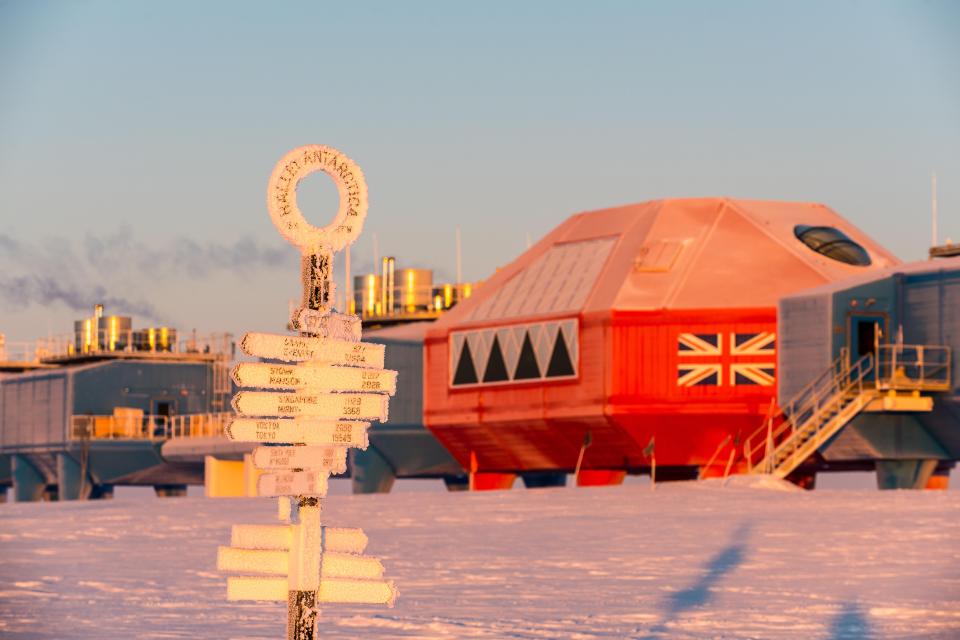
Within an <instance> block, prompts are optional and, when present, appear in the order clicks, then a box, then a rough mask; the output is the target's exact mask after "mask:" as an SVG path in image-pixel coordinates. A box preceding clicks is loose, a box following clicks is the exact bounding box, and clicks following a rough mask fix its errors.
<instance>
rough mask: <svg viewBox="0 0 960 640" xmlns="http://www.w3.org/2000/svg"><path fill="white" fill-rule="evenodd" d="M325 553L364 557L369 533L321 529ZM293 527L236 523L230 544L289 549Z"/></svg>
mask: <svg viewBox="0 0 960 640" xmlns="http://www.w3.org/2000/svg"><path fill="white" fill-rule="evenodd" d="M320 532H321V533H320V539H321V540H322V541H323V551H324V552H337V553H354V554H360V553H363V551H364V550H365V549H366V548H367V534H365V533H364V532H363V529H357V528H342V527H320ZM291 535H292V533H291V527H290V525H289V524H235V525H233V530H232V532H231V536H230V544H231V545H232V546H234V547H241V548H244V549H283V550H286V549H289V548H290V542H291Z"/></svg>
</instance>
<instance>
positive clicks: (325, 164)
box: [267, 144, 367, 254]
mask: <svg viewBox="0 0 960 640" xmlns="http://www.w3.org/2000/svg"><path fill="white" fill-rule="evenodd" d="M316 171H323V172H324V173H326V174H327V175H328V176H330V177H331V178H332V179H333V181H334V183H336V185H337V191H338V192H339V193H340V208H339V209H338V210H337V215H336V217H334V219H333V222H331V223H330V224H328V225H327V226H325V227H315V226H313V225H312V224H310V223H309V222H307V221H306V219H305V218H304V217H303V213H302V212H301V211H300V208H299V207H298V206H297V185H298V184H299V183H300V181H301V180H303V179H304V178H305V177H307V176H308V175H310V174H311V173H314V172H316ZM267 210H268V211H269V212H270V219H271V220H272V221H273V224H274V225H275V226H276V227H277V229H278V230H279V231H280V234H281V235H282V236H283V237H284V238H286V239H287V240H288V241H289V242H290V243H291V244H293V245H295V246H297V247H298V248H299V249H300V251H301V252H303V253H304V254H310V253H315V252H316V251H317V250H318V249H319V248H320V247H327V248H329V249H330V250H331V251H340V250H341V249H343V248H344V247H346V246H347V245H348V244H351V243H352V242H353V241H354V240H355V239H356V238H357V236H359V235H360V232H361V231H362V230H363V221H364V219H365V218H366V217H367V183H366V180H364V177H363V172H362V171H361V170H360V167H358V166H357V165H356V163H354V162H353V160H351V159H350V158H348V157H347V156H346V155H344V154H343V153H341V152H339V151H337V150H336V149H334V148H333V147H327V146H325V145H320V144H310V145H306V146H303V147H297V148H296V149H294V150H292V151H290V152H289V153H287V154H286V155H285V156H283V158H281V159H280V162H278V163H277V166H276V167H275V168H274V169H273V173H271V174H270V181H269V183H268V185H267Z"/></svg>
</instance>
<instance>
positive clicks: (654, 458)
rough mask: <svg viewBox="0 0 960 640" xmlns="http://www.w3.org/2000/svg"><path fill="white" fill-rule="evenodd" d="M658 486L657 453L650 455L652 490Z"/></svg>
mask: <svg viewBox="0 0 960 640" xmlns="http://www.w3.org/2000/svg"><path fill="white" fill-rule="evenodd" d="M656 488H657V454H653V455H652V456H650V491H654V490H655V489H656Z"/></svg>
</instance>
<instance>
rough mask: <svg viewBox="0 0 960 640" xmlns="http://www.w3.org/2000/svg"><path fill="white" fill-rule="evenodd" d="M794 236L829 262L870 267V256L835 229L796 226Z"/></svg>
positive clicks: (804, 225)
mask: <svg viewBox="0 0 960 640" xmlns="http://www.w3.org/2000/svg"><path fill="white" fill-rule="evenodd" d="M793 233H794V235H796V236H797V239H799V240H800V242H802V243H803V244H805V245H807V246H808V247H810V248H811V249H813V250H814V251H816V252H817V253H819V254H820V255H823V256H826V257H828V258H830V259H831V260H836V261H838V262H843V263H846V264H852V265H854V266H855V267H868V266H870V262H871V260H870V254H869V253H867V250H866V249H864V248H863V247H861V246H860V245H859V244H857V243H856V242H854V241H853V240H851V239H850V237H849V236H848V235H847V234H845V233H844V232H843V231H840V229H837V228H835V227H814V226H810V225H806V224H798V225H797V226H796V227H794V228H793Z"/></svg>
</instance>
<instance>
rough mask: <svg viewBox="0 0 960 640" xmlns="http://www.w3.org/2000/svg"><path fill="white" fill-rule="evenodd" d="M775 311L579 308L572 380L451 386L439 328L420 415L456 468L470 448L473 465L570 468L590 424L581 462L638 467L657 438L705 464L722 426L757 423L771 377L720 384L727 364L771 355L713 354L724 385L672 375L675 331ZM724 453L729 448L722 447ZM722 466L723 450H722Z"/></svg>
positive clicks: (665, 458) (663, 461) (771, 317)
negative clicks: (765, 381)
mask: <svg viewBox="0 0 960 640" xmlns="http://www.w3.org/2000/svg"><path fill="white" fill-rule="evenodd" d="M775 321H776V315H775V310H774V309H768V308H761V309H727V310H718V309H709V310H678V311H668V310H661V311H652V312H612V313H605V314H604V313H601V314H590V315H586V316H582V317H581V318H580V362H579V373H580V376H579V379H577V380H573V381H557V382H534V383H530V384H520V385H517V384H514V385H499V386H497V385H494V386H480V387H472V388H466V389H451V388H450V387H449V386H448V380H449V370H448V367H449V360H448V354H447V341H446V339H445V338H442V337H436V336H430V337H428V338H427V341H426V345H425V348H426V359H425V365H426V368H425V378H426V379H425V387H426V394H425V420H426V424H427V426H428V428H429V429H430V430H431V431H432V432H433V433H434V434H435V435H436V436H437V438H438V439H439V440H440V441H441V442H442V443H443V444H444V446H446V447H447V448H448V449H449V450H450V451H451V453H453V455H454V457H456V458H457V459H458V461H459V462H460V463H461V464H463V465H464V466H466V465H468V464H469V458H470V452H471V451H473V452H475V453H476V456H477V461H478V468H479V469H480V470H481V471H490V472H494V471H497V472H510V471H533V470H549V469H563V470H568V471H569V470H572V469H573V467H574V465H575V464H576V459H577V455H578V453H579V449H580V446H581V444H582V443H583V440H584V435H585V433H586V432H587V431H588V430H589V431H590V432H591V436H592V440H593V442H592V445H591V446H590V447H589V449H588V450H587V453H586V456H585V464H586V465H588V466H589V467H594V468H606V469H611V468H612V469H624V468H636V467H645V466H648V465H649V460H648V459H647V458H645V457H644V456H643V454H642V450H643V448H644V447H645V446H646V445H647V443H648V442H649V441H650V439H651V438H655V442H656V455H657V463H658V464H660V465H703V464H705V463H706V462H707V461H708V460H709V459H710V458H711V456H713V454H714V453H715V451H716V450H717V447H718V445H719V444H720V443H721V442H722V441H723V440H724V439H725V438H727V436H730V442H731V445H730V446H733V445H732V443H733V442H737V443H738V444H739V443H740V442H742V440H743V439H745V438H746V437H747V436H749V435H750V434H751V433H753V432H754V431H755V430H756V429H757V428H758V427H759V425H760V424H761V423H762V421H763V419H764V416H765V415H766V413H767V411H768V409H769V405H770V401H771V399H772V398H773V397H774V394H775V391H776V389H775V386H757V385H733V384H729V370H730V366H731V364H734V363H751V362H767V361H769V362H771V363H772V361H773V357H772V356H770V355H766V356H734V355H732V354H731V353H730V352H729V349H727V351H725V352H723V353H720V354H717V355H714V356H710V357H709V358H708V357H704V358H702V359H699V360H698V359H694V360H693V361H695V362H702V361H707V360H709V361H711V362H715V363H716V366H717V367H719V368H720V370H721V371H722V372H723V374H722V376H721V382H722V384H717V385H701V386H693V387H684V386H680V385H678V375H677V374H678V366H679V364H681V363H682V362H685V361H687V360H689V357H687V358H686V359H685V358H684V357H683V356H680V355H679V353H678V336H679V335H680V334H681V333H693V334H720V335H722V336H723V340H724V341H725V342H729V341H730V336H731V334H736V333H760V332H767V331H769V332H773V331H775V330H776V327H775ZM724 455H726V454H724ZM724 464H725V459H724Z"/></svg>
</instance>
